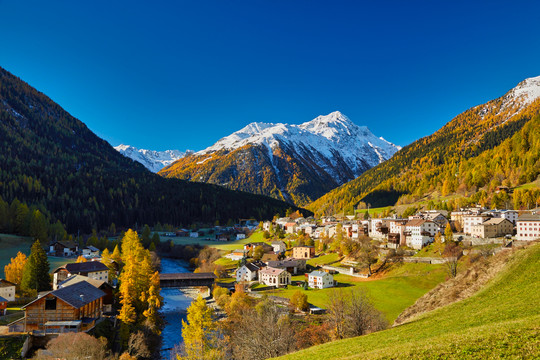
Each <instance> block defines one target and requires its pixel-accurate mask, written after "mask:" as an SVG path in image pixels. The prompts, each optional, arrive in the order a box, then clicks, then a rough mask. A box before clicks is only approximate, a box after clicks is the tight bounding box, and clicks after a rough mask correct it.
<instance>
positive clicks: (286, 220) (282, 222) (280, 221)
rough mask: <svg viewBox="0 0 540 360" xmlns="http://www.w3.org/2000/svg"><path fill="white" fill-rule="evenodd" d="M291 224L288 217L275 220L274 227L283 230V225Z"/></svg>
mask: <svg viewBox="0 0 540 360" xmlns="http://www.w3.org/2000/svg"><path fill="white" fill-rule="evenodd" d="M290 222H292V219H291V218H290V217H283V218H279V219H277V220H276V225H277V226H279V227H280V228H282V229H284V228H285V224H287V223H290Z"/></svg>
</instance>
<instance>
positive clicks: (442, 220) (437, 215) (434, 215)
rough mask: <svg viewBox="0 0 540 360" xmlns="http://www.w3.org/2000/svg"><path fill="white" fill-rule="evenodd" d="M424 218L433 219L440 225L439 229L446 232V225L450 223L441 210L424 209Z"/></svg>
mask: <svg viewBox="0 0 540 360" xmlns="http://www.w3.org/2000/svg"><path fill="white" fill-rule="evenodd" d="M420 214H421V215H422V217H423V219H426V220H430V221H433V222H434V223H435V224H437V225H439V229H440V230H439V231H440V232H444V229H445V228H446V225H447V224H448V219H447V218H446V216H444V215H443V214H442V213H441V212H439V211H433V210H429V211H423V212H421V213H420Z"/></svg>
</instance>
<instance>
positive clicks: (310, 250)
mask: <svg viewBox="0 0 540 360" xmlns="http://www.w3.org/2000/svg"><path fill="white" fill-rule="evenodd" d="M292 250H293V253H292V257H293V259H311V258H312V257H314V256H315V247H314V246H295V247H293V249H292Z"/></svg>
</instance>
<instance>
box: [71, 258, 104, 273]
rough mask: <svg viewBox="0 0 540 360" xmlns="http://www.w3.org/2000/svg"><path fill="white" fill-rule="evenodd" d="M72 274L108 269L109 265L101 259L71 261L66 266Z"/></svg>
mask: <svg viewBox="0 0 540 360" xmlns="http://www.w3.org/2000/svg"><path fill="white" fill-rule="evenodd" d="M64 267H65V268H66V270H67V271H69V272H70V273H71V274H78V273H82V272H94V271H108V270H109V268H108V267H107V265H105V264H103V263H101V262H99V261H87V262H80V263H71V264H66V265H65V266H64Z"/></svg>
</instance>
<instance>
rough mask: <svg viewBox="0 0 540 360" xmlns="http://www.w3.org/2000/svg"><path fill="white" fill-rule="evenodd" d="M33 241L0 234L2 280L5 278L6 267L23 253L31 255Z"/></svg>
mask: <svg viewBox="0 0 540 360" xmlns="http://www.w3.org/2000/svg"><path fill="white" fill-rule="evenodd" d="M30 247H32V239H31V238H28V237H24V236H17V235H8V234H0V278H1V279H3V278H4V266H6V265H7V264H9V263H10V261H11V258H14V257H15V256H17V252H19V251H21V252H23V253H24V254H26V255H29V254H30Z"/></svg>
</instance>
